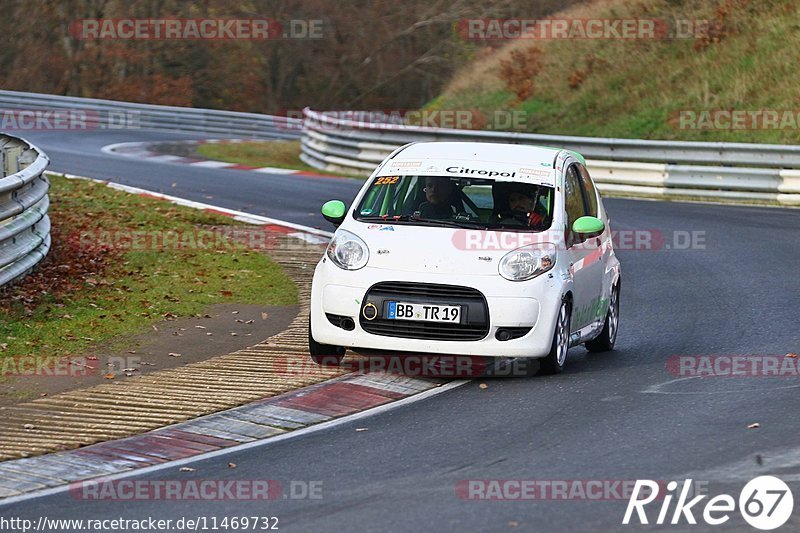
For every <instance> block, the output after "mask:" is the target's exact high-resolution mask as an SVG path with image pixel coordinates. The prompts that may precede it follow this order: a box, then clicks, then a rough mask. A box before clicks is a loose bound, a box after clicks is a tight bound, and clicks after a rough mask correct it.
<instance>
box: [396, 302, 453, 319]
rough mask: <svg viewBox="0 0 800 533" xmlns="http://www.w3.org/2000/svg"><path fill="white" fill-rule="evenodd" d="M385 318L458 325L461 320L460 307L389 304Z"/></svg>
mask: <svg viewBox="0 0 800 533" xmlns="http://www.w3.org/2000/svg"><path fill="white" fill-rule="evenodd" d="M387 318H389V319H390V320H419V321H421V322H452V323H456V324H458V323H459V322H460V320H461V306H458V305H431V304H416V303H415V304H410V303H405V302H389V306H388V316H387Z"/></svg>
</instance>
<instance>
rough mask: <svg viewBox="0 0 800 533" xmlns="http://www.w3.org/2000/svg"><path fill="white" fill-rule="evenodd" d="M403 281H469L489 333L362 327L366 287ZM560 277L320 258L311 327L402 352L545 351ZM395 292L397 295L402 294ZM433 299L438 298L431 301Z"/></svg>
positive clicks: (327, 338) (327, 335)
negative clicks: (518, 277) (445, 336)
mask: <svg viewBox="0 0 800 533" xmlns="http://www.w3.org/2000/svg"><path fill="white" fill-rule="evenodd" d="M386 281H392V282H407V283H418V284H436V285H447V286H458V287H468V288H472V289H475V290H477V291H479V292H480V293H481V294H482V295H483V296H484V298H485V302H486V306H487V309H488V333H487V334H486V335H485V337H483V338H481V339H480V340H434V339H424V338H408V337H396V336H388V335H379V334H375V333H370V332H368V331H365V329H364V328H363V327H362V322H363V318H362V315H361V313H362V308H363V306H364V305H365V304H366V303H367V302H365V301H364V299H365V296H366V295H367V291H368V290H369V289H370V288H371V287H373V286H374V285H376V284H378V283H381V282H386ZM562 283H563V282H562V281H561V278H560V276H557V275H554V274H553V271H551V272H548V273H545V274H543V275H540V276H538V277H536V278H534V279H532V280H528V281H524V282H512V281H508V280H506V279H503V278H502V277H500V276H499V275H494V276H475V275H461V276H453V275H449V274H436V273H419V272H402V271H394V270H386V269H379V268H371V267H369V266H368V267H365V268H362V269H360V270H357V271H345V270H342V269H340V268H338V267H337V266H335V265H333V264H332V263H331V262H330V261H320V263H319V264H318V265H317V268H316V270H315V272H314V281H313V285H312V290H311V329H312V331H313V336H314V340H316V341H317V342H319V343H322V344H329V345H333V346H344V347H347V348H354V349H358V348H360V349H364V350H390V351H400V352H402V353H404V354H451V355H470V356H488V357H544V356H545V355H547V354H548V352H549V351H550V346H551V343H552V338H553V331H554V329H555V322H556V318H557V314H558V309H559V306H560V304H561V298H562V294H563V291H562ZM403 299H404V297H403V296H398V300H403ZM432 303H436V302H432ZM327 314H331V315H338V316H340V317H349V318H351V319H352V320H353V321H354V326H355V327H354V329H353V330H352V331H347V330H345V329H343V328H341V327H339V326H336V325H334V324H333V323H331V321H330V320H329V319H328V317H327V316H326V315H327ZM528 327H530V328H531V329H530V331H529V332H528V333H527V334H525V335H524V336H522V337H519V338H515V339H511V340H505V341H501V340H498V339H497V338H496V337H495V335H496V334H497V331H498V329H500V328H528Z"/></svg>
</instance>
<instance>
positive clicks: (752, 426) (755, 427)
mask: <svg viewBox="0 0 800 533" xmlns="http://www.w3.org/2000/svg"><path fill="white" fill-rule="evenodd" d="M760 427H761V424H759V423H758V422H753V423H752V424H750V425H748V426H747V429H758V428H760Z"/></svg>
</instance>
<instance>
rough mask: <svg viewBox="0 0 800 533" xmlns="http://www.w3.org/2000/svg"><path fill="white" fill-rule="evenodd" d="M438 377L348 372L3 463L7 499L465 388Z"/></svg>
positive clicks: (215, 452)
mask: <svg viewBox="0 0 800 533" xmlns="http://www.w3.org/2000/svg"><path fill="white" fill-rule="evenodd" d="M467 382H468V381H467V380H458V381H450V382H448V383H445V384H442V382H441V381H438V380H435V379H425V378H414V377H403V376H396V375H391V374H381V373H374V374H360V375H354V374H348V375H345V376H341V377H339V378H335V379H332V380H329V381H325V382H323V383H318V384H316V385H311V386H309V387H306V388H303V389H298V390H295V391H292V392H288V393H285V394H281V395H279V396H273V397H271V398H266V399H264V400H259V401H256V402H253V403H250V404H247V405H244V406H241V407H235V408H233V409H229V410H227V411H221V412H219V413H214V414H211V415H207V416H203V417H200V418H196V419H194V420H190V421H188V422H182V423H180V424H174V425H171V426H167V427H164V428H161V429H157V430H154V431H150V432H147V433H143V434H141V435H136V436H133V437H127V438H124V439H118V440H114V441H107V442H102V443H98V444H93V445H91V446H86V447H84V448H79V449H76V450H69V451H64V452H56V453H52V454H48V455H42V456H37V457H30V458H25V459H16V460H12V461H5V462H2V463H0V498H2V499H0V506H2V505H7V504H11V503H16V502H19V501H21V500H27V499H31V498H37V497H41V496H46V495H49V494H55V493H58V492H65V491H68V490H70V488H71V486H70V484H74V483H77V482H80V481H86V480H90V479H102V481H111V480H114V479H119V478H122V477H127V476H130V475H138V474H144V473H146V472H151V471H157V470H163V469H166V468H177V467H179V466H181V465H183V464H187V463H191V462H194V461H199V460H203V459H209V458H212V457H216V456H220V455H225V454H228V453H233V452H238V451H241V450H243V449H246V448H252V447H255V446H263V445H267V444H271V443H273V442H275V441H279V440H283V439H285V438H290V437H296V436H300V435H302V434H306V433H309V432H311V431H320V430H323V429H327V428H330V427H332V426H335V425H340V424H344V423H347V422H351V421H353V420H355V419H357V418H364V417H366V416H371V415H374V414H377V413H379V412H383V411H385V410H388V409H391V408H395V407H399V406H400V405H403V404H406V403H409V402H412V401H418V400H422V399H425V398H427V397H429V396H432V395H436V394H440V393H442V392H445V391H447V390H450V389H453V388H455V387H459V386H461V385H463V384H465V383H467Z"/></svg>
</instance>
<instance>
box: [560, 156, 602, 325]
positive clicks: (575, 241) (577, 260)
mask: <svg viewBox="0 0 800 533" xmlns="http://www.w3.org/2000/svg"><path fill="white" fill-rule="evenodd" d="M587 177H588V174H587ZM564 206H565V209H566V221H567V226H566V228H565V242H566V247H567V254H568V257H569V260H570V274H571V275H572V280H573V295H572V299H573V305H572V325H571V329H572V331H577V330H579V329H581V328H584V327H586V326H588V325H589V324H591V323H592V322H594V321H595V320H596V318H597V313H598V308H600V307H601V301H600V297H601V290H602V280H603V266H602V261H601V259H602V258H601V257H600V254H599V248H598V238H597V236H595V235H591V236H587V235H580V234H576V233H574V232H573V231H572V224H573V223H574V222H575V221H576V220H577V219H579V218H580V217H582V216H586V215H590V216H597V199H596V196H595V198H594V202H591V201H590V199H589V197H588V194H587V191H586V188H585V187H584V185H583V179H582V176H581V169H580V168H579V164H578V163H574V162H573V163H571V164H570V165H569V166H568V167H567V170H566V172H565V174H564Z"/></svg>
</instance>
